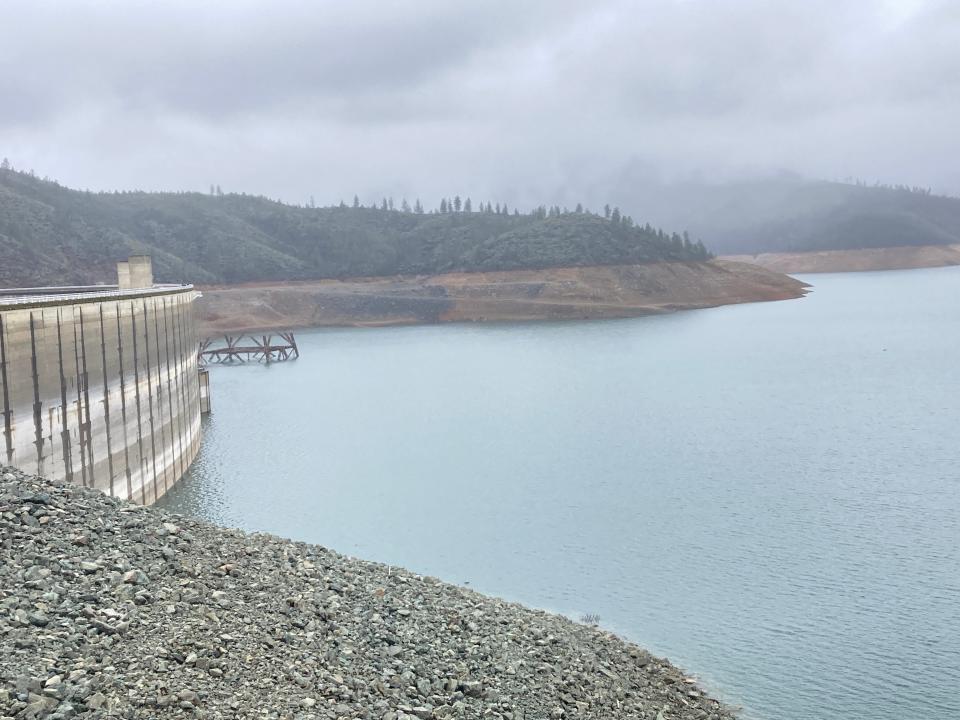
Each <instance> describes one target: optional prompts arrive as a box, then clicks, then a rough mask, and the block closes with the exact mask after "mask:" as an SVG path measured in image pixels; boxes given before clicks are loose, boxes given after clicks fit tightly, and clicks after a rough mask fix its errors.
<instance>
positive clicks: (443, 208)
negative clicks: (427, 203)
mask: <svg viewBox="0 0 960 720" xmlns="http://www.w3.org/2000/svg"><path fill="white" fill-rule="evenodd" d="M440 212H441V213H446V212H447V199H446V198H440Z"/></svg>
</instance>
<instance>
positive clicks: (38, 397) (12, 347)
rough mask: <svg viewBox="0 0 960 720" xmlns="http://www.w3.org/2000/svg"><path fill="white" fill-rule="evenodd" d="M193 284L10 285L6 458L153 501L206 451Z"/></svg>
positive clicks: (147, 280)
mask: <svg viewBox="0 0 960 720" xmlns="http://www.w3.org/2000/svg"><path fill="white" fill-rule="evenodd" d="M198 296H199V293H197V292H196V291H195V290H194V288H193V286H192V285H169V284H166V285H165V284H155V283H154V282H153V273H152V267H151V262H150V258H148V257H143V256H141V257H133V258H130V259H129V261H126V262H121V263H119V264H118V282H117V284H116V285H95V286H74V287H51V288H25V289H13V290H0V407H2V413H3V414H2V416H0V464H4V465H10V466H13V467H16V468H19V469H20V470H22V471H24V472H28V473H35V474H37V475H42V476H46V477H48V478H52V479H57V480H62V481H66V482H71V483H76V484H78V485H83V486H85V487H93V488H97V489H99V490H102V491H103V492H105V493H107V494H109V495H113V496H117V497H122V498H124V499H127V500H133V501H135V502H138V503H142V504H151V503H153V502H155V501H156V500H157V499H158V498H159V497H161V496H162V495H163V494H164V493H165V492H166V491H167V490H169V489H170V488H171V487H172V486H173V485H174V484H175V483H176V482H177V480H179V479H180V478H181V477H182V476H183V474H184V473H185V472H186V471H187V469H188V468H189V466H190V464H191V462H192V461H193V459H194V457H195V456H196V454H197V451H198V450H199V446H200V434H201V428H200V416H201V388H200V380H199V375H198V367H197V345H198V343H197V324H196V317H195V312H194V303H195V300H196V298H197V297H198Z"/></svg>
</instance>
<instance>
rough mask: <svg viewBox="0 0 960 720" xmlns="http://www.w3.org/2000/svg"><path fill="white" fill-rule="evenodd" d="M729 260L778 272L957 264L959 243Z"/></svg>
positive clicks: (768, 254)
mask: <svg viewBox="0 0 960 720" xmlns="http://www.w3.org/2000/svg"><path fill="white" fill-rule="evenodd" d="M724 259H725V260H730V261H733V262H746V263H753V264H755V265H759V266H761V267H765V268H767V269H768V270H773V271H775V272H782V273H828V272H861V271H867V270H910V269H914V268H928V267H946V266H948V265H960V245H920V246H904V247H890V248H865V249H862V250H823V251H819V252H803V253H760V254H759V255H728V256H726V257H725V258H724Z"/></svg>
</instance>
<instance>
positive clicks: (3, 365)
mask: <svg viewBox="0 0 960 720" xmlns="http://www.w3.org/2000/svg"><path fill="white" fill-rule="evenodd" d="M0 383H3V439H4V445H5V447H6V451H7V465H10V464H11V463H12V462H13V423H12V417H11V416H12V412H11V410H10V382H9V380H7V333H6V330H5V329H4V326H3V316H2V315H0Z"/></svg>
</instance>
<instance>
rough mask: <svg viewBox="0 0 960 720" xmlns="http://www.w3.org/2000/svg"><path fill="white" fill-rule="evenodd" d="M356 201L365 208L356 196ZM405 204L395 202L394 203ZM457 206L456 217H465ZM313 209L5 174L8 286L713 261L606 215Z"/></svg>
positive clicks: (684, 243)
mask: <svg viewBox="0 0 960 720" xmlns="http://www.w3.org/2000/svg"><path fill="white" fill-rule="evenodd" d="M355 202H356V201H355ZM390 205H392V202H391V203H390ZM454 207H456V210H454ZM468 207H469V204H466V203H465V204H464V206H461V203H460V199H459V198H457V199H456V201H455V202H451V203H450V204H449V205H448V203H447V201H444V202H443V203H442V205H441V211H439V212H424V211H423V210H422V208H421V207H420V203H419V201H418V202H417V205H416V208H417V211H413V210H407V209H406V208H405V210H402V211H401V210H394V209H390V206H388V204H387V201H384V203H383V206H382V207H377V208H365V207H362V206H359V204H356V205H354V206H349V207H348V206H346V205H340V206H338V207H324V208H309V207H297V206H291V205H285V204H283V203H280V202H276V201H272V200H268V199H266V198H262V197H254V196H250V195H238V194H222V193H219V192H216V193H211V194H210V195H207V194H203V193H196V192H184V193H147V192H121V193H92V192H89V191H78V190H71V189H69V188H65V187H62V186H61V185H59V184H58V183H56V182H52V181H49V180H41V179H39V178H37V177H35V176H34V175H33V174H32V173H24V172H19V171H16V170H12V169H10V168H9V167H4V168H0V258H2V262H0V286H4V285H8V286H9V285H45V284H62V283H91V282H96V281H101V280H104V279H106V278H109V277H111V275H112V273H113V271H114V262H115V260H116V259H117V258H120V257H126V256H128V255H134V254H150V255H152V256H153V261H154V268H155V273H156V275H157V277H158V279H160V280H171V281H190V282H195V283H238V282H249V281H282V280H306V279H319V278H345V277H360V276H384V275H397V274H436V273H442V272H454V271H497V270H521V269H542V268H550V267H572V266H588V265H589V266H596V265H621V264H637V263H647V262H660V261H700V260H707V259H709V258H710V257H711V256H710V254H709V253H708V252H707V251H706V249H705V248H704V247H703V245H702V243H695V242H692V241H690V239H689V238H688V237H686V236H685V235H684V236H680V235H678V234H675V233H674V234H669V235H668V234H667V233H665V232H663V231H662V230H657V229H654V228H652V227H650V226H649V225H647V226H644V227H640V226H637V225H635V224H634V223H633V220H632V219H630V218H629V217H626V216H621V215H620V213H619V211H618V210H613V211H610V209H609V208H607V210H606V213H605V214H604V215H597V214H592V213H589V212H585V211H582V210H581V209H580V208H578V211H575V212H567V211H563V210H561V209H560V208H559V207H556V208H551V209H550V210H548V209H547V208H544V207H540V208H537V209H536V210H534V211H533V212H531V213H525V214H518V213H516V212H513V213H510V212H508V211H507V209H506V207H503V208H500V207H499V206H498V207H497V209H496V210H495V209H494V208H493V207H491V206H490V204H487V205H486V206H485V207H484V208H483V209H482V210H481V211H479V212H468V211H466V210H465V208H468Z"/></svg>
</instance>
